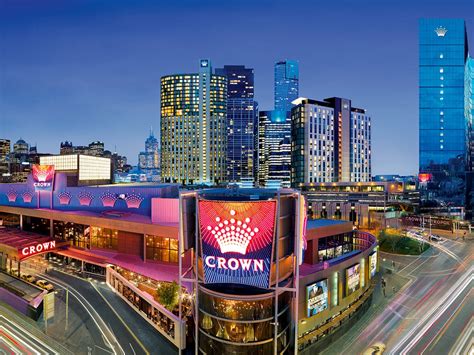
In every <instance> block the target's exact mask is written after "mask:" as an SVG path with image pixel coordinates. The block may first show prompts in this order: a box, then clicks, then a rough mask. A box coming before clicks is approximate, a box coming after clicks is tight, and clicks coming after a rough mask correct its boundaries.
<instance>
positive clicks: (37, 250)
mask: <svg viewBox="0 0 474 355" xmlns="http://www.w3.org/2000/svg"><path fill="white" fill-rule="evenodd" d="M56 247H57V245H56V241H55V240H54V239H53V238H51V237H45V236H42V235H39V234H35V233H28V232H25V231H20V230H18V229H10V228H0V251H4V252H6V253H8V254H9V255H11V256H14V255H15V254H16V255H17V259H18V260H22V259H26V258H29V257H31V256H34V255H39V254H44V253H49V252H51V251H54V250H56Z"/></svg>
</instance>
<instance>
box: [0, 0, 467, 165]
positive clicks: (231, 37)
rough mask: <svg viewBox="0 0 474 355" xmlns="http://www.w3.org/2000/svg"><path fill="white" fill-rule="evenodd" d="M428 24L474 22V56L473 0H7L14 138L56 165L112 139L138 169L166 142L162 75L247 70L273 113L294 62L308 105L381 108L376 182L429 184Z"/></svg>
mask: <svg viewBox="0 0 474 355" xmlns="http://www.w3.org/2000/svg"><path fill="white" fill-rule="evenodd" d="M420 17H456V18H464V19H465V20H466V25H467V29H468V37H470V44H471V47H472V46H474V43H473V38H474V1H472V0H464V1H462V0H444V1H439V0H429V1H405V0H399V1H380V0H378V1H367V0H358V1H354V0H352V1H296V0H294V1H260V0H255V1H206V0H202V1H178V0H176V1H139V0H135V1H122V0H113V1H110V0H108V1H92V0H81V1H76V0H56V1H52V0H8V1H7V0H0V138H9V139H11V140H12V141H16V140H17V139H19V138H20V137H22V138H23V139H24V140H26V141H27V142H28V143H30V144H35V143H36V144H37V145H38V151H40V152H50V153H58V152H59V144H60V142H61V141H64V140H70V141H72V142H73V143H74V144H75V145H86V144H88V143H89V142H91V141H93V140H102V141H104V142H105V145H106V149H109V150H114V149H115V147H117V151H118V152H119V153H120V154H124V155H126V156H127V157H128V159H129V162H130V163H132V164H136V162H137V155H138V152H139V151H140V150H143V148H144V141H145V139H146V137H147V135H148V132H149V129H150V126H153V128H154V129H155V132H156V133H157V134H158V131H159V116H160V97H159V96H160V77H161V76H163V75H167V74H173V73H183V72H196V71H197V70H198V64H199V59H200V58H209V59H211V61H212V64H213V66H214V67H221V66H223V65H225V64H243V65H246V66H247V67H251V68H254V69H255V96H256V100H257V101H258V102H259V107H260V110H268V109H272V108H273V64H274V62H275V61H278V60H281V59H286V58H288V59H296V60H298V61H299V64H300V96H304V97H309V98H314V99H323V98H326V97H332V96H340V97H345V98H349V99H352V102H353V105H354V106H356V107H362V108H365V109H367V110H368V112H369V113H370V115H371V116H372V126H373V130H372V153H373V162H372V167H373V168H372V172H373V174H383V173H398V174H415V173H416V172H417V169H418V88H417V85H418V48H417V45H418V27H417V26H418V19H419V18H420ZM473 48H474V47H473Z"/></svg>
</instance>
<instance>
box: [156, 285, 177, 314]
mask: <svg viewBox="0 0 474 355" xmlns="http://www.w3.org/2000/svg"><path fill="white" fill-rule="evenodd" d="M178 291H179V285H178V284H177V283H176V281H173V282H163V283H161V284H160V285H159V286H158V288H157V289H156V297H157V299H158V302H160V303H161V304H162V305H163V306H164V307H165V308H166V309H168V310H169V311H173V309H174V308H175V307H176V306H177V305H178Z"/></svg>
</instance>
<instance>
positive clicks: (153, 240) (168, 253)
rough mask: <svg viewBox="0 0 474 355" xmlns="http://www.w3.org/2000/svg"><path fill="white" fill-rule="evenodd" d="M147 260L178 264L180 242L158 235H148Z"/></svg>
mask: <svg viewBox="0 0 474 355" xmlns="http://www.w3.org/2000/svg"><path fill="white" fill-rule="evenodd" d="M146 259H147V260H156V261H164V262H170V263H177V262H178V240H177V239H173V238H166V237H161V236H157V235H147V236H146Z"/></svg>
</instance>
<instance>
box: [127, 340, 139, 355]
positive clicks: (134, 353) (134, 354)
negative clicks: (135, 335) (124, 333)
mask: <svg viewBox="0 0 474 355" xmlns="http://www.w3.org/2000/svg"><path fill="white" fill-rule="evenodd" d="M128 344H129V345H130V347H131V348H132V351H133V355H136V354H137V353H136V352H135V349H134V348H133V346H132V343H128Z"/></svg>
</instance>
